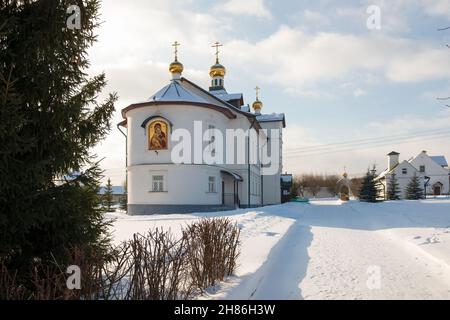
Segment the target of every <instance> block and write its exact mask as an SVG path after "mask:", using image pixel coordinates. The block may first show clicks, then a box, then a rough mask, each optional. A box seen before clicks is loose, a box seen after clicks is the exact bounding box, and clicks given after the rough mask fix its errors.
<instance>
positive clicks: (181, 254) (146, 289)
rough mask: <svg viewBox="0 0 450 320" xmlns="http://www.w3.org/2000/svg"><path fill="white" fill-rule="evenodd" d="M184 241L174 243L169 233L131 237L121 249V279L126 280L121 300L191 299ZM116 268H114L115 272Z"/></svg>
mask: <svg viewBox="0 0 450 320" xmlns="http://www.w3.org/2000/svg"><path fill="white" fill-rule="evenodd" d="M185 252H186V239H185V238H184V237H182V238H181V239H179V240H175V239H174V237H173V235H172V234H171V233H170V232H163V231H162V230H160V229H155V230H153V231H150V232H148V234H147V235H145V236H142V235H138V234H135V235H134V236H133V239H132V240H130V241H128V242H127V243H126V244H125V246H124V251H123V254H124V255H125V257H126V260H125V261H126V262H125V264H124V266H123V267H122V269H123V272H122V274H124V275H126V276H124V277H122V278H123V279H126V280H127V282H128V283H127V284H126V285H125V287H126V292H125V295H124V296H123V297H122V298H123V299H126V300H128V299H133V300H136V299H140V300H142V299H143V300H175V299H187V298H189V297H190V295H191V293H192V292H191V285H190V283H189V278H188V267H189V266H188V260H187V259H186V257H185ZM117 269H118V268H116V270H117Z"/></svg>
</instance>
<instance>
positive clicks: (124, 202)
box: [120, 181, 128, 211]
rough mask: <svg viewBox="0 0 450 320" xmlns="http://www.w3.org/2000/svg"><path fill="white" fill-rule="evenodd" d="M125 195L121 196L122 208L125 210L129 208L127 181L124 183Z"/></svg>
mask: <svg viewBox="0 0 450 320" xmlns="http://www.w3.org/2000/svg"><path fill="white" fill-rule="evenodd" d="M123 190H124V195H123V196H122V198H120V209H121V210H123V211H127V210H128V192H127V183H126V181H125V182H124V183H123Z"/></svg>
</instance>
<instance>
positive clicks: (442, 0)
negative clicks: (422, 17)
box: [421, 0, 450, 17]
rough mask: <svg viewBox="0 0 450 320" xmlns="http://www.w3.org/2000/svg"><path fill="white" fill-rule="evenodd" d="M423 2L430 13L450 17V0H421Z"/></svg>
mask: <svg viewBox="0 0 450 320" xmlns="http://www.w3.org/2000/svg"><path fill="white" fill-rule="evenodd" d="M421 4H422V6H424V7H425V11H426V12H427V13H428V14H431V15H435V16H446V17H450V1H449V0H421Z"/></svg>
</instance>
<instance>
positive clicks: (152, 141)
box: [148, 120, 168, 150]
mask: <svg viewBox="0 0 450 320" xmlns="http://www.w3.org/2000/svg"><path fill="white" fill-rule="evenodd" d="M148 131H149V135H148V136H149V143H148V145H149V149H150V150H166V149H167V136H168V135H167V123H166V122H164V121H161V120H156V121H153V122H152V123H150V125H149V126H148Z"/></svg>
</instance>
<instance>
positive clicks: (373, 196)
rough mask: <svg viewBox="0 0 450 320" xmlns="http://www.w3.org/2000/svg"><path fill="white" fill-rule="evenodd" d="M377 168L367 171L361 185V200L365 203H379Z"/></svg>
mask: <svg viewBox="0 0 450 320" xmlns="http://www.w3.org/2000/svg"><path fill="white" fill-rule="evenodd" d="M375 174H376V168H375V166H373V169H372V170H370V169H367V173H366V175H365V177H364V178H363V181H362V183H361V188H360V190H359V200H360V201H364V202H377V196H378V189H377V187H376V183H375Z"/></svg>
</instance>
